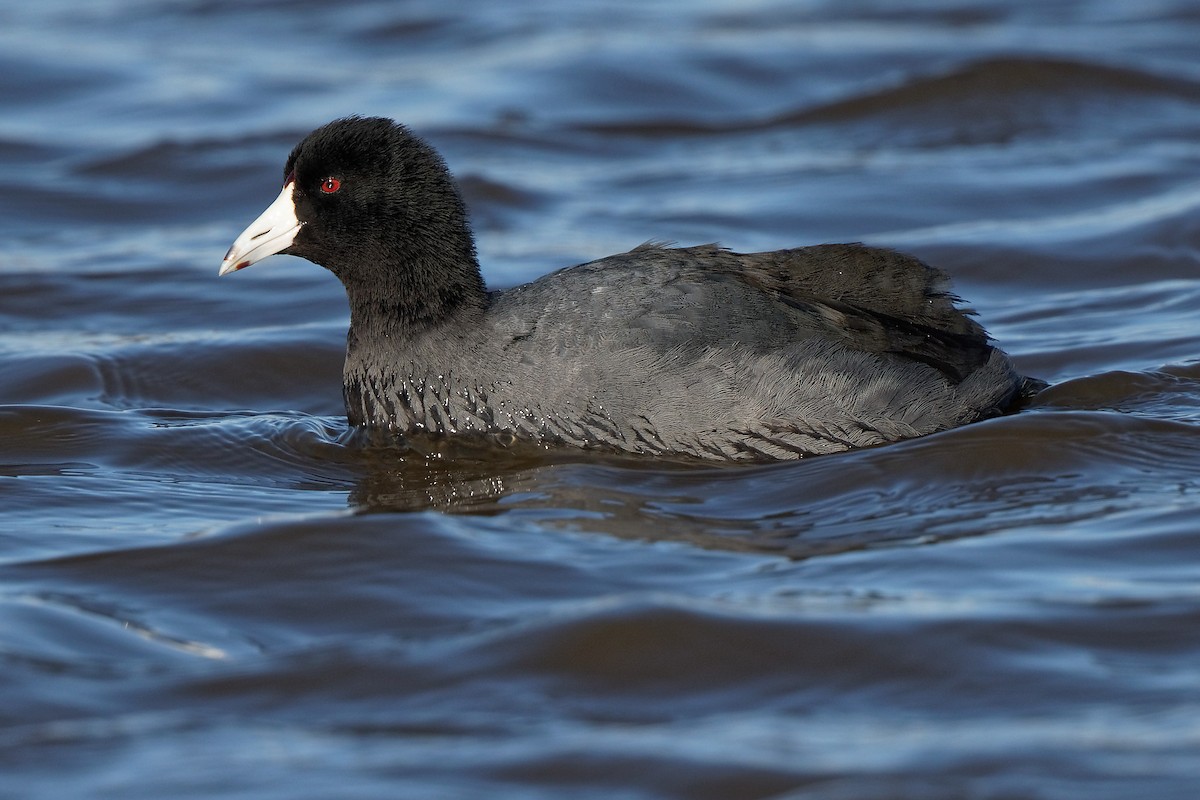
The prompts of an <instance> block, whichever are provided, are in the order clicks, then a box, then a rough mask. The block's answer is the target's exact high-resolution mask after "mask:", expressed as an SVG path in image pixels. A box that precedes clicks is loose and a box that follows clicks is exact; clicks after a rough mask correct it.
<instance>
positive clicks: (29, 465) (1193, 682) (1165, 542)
mask: <svg viewBox="0 0 1200 800" xmlns="http://www.w3.org/2000/svg"><path fill="white" fill-rule="evenodd" d="M0 104H2V108H3V110H2V111H0V168H2V173H0V174H2V175H3V191H2V192H0V234H2V235H3V239H4V242H5V247H4V253H3V255H2V256H0V520H2V521H3V525H2V526H0V795H3V796H4V797H13V798H56V799H57V798H64V797H71V798H75V797H80V798H82V797H106V798H107V797H113V798H116V797H120V798H166V797H170V798H235V797H237V798H367V797H372V798H373V797H413V798H522V799H524V798H562V797H570V798H605V799H606V800H607V799H608V798H639V799H640V798H714V800H716V799H718V798H719V799H720V800H727V799H729V798H780V799H781V800H782V799H783V798H788V799H789V800H799V798H835V799H836V798H920V799H921V800H929V799H934V800H936V799H937V798H967V797H970V798H1089V799H1090V798H1101V797H1103V798H1131V797H1145V798H1159V799H1163V798H1166V799H1173V798H1180V800H1183V799H1184V798H1187V799H1188V800H1191V798H1195V797H1197V796H1200V755H1198V753H1200V535H1198V533H1197V528H1198V523H1197V520H1198V519H1200V435H1198V434H1200V361H1197V358H1198V357H1200V329H1198V326H1197V320H1198V319H1200V271H1198V265H1200V13H1197V11H1196V9H1195V4H1194V3H1193V2H1190V0H1161V2H1143V3H1128V2H1118V1H1117V0H1111V1H1110V2H1104V1H1103V0H1100V1H1097V2H1084V1H1083V0H1079V1H1077V2H1071V1H1070V0H1063V1H1062V2H1032V0H1031V1H1030V2H1001V0H959V1H958V2H953V1H952V0H950V1H947V2H920V1H919V0H904V1H902V2H850V3H847V2H834V1H833V0H828V1H827V2H821V1H820V0H802V2H782V0H780V1H779V2H773V1H772V0H762V1H761V2H758V1H755V2H745V0H737V1H734V0H726V2H720V1H718V0H706V1H702V2H691V1H690V0H689V1H687V2H685V1H684V0H666V1H665V2H654V3H648V2H644V1H643V0H639V1H638V2H609V3H599V2H597V3H582V2H579V3H568V2H549V0H520V1H518V2H507V3H502V4H501V3H494V4H486V5H485V4H467V3H454V2H439V3H432V2H403V3H388V2H371V1H369V0H363V1H362V2H352V3H328V4H327V3H316V2H308V1H306V0H293V2H225V1H224V0H191V1H190V2H188V1H185V2H166V1H165V0H107V1H105V0H102V1H101V2H94V3H87V4H83V3H76V2H65V1H63V0H41V1H40V2H37V3H25V4H18V3H12V4H8V5H7V6H5V8H4V9H3V10H0ZM348 113H363V114H381V115H386V116H394V117H396V118H398V119H401V120H403V121H405V122H407V123H408V124H410V125H411V126H412V127H413V128H415V129H416V130H417V131H418V132H419V133H421V134H422V135H424V136H426V137H427V138H429V139H430V140H431V141H432V142H433V143H434V144H435V145H436V146H437V147H438V148H439V149H440V150H441V151H442V152H443V153H444V155H445V156H446V159H447V161H448V162H449V163H450V165H451V167H452V169H453V170H454V172H455V174H456V176H457V177H458V179H459V181H460V182H461V185H462V187H463V190H464V193H465V194H466V196H467V198H468V201H469V203H470V205H471V209H472V216H473V220H474V225H475V228H476V231H477V233H478V236H479V249H480V255H481V260H482V262H483V264H484V271H485V276H486V278H487V279H488V281H489V283H491V284H492V285H493V286H506V285H512V284H514V283H519V282H522V281H525V280H528V279H531V278H533V277H536V276H538V275H540V274H542V273H544V272H547V271H549V270H550V269H553V268H557V267H559V266H563V265H567V264H571V263H577V262H581V261H585V260H589V259H592V258H596V257H599V256H602V255H606V254H609V253H613V252H618V251H622V250H626V249H629V248H630V247H632V246H634V245H637V244H638V243H640V242H643V241H645V240H647V239H652V238H653V239H669V240H675V241H678V242H680V243H684V244H696V243H701V242H708V241H720V242H722V243H723V244H725V245H728V246H730V247H733V248H734V249H738V250H755V249H775V248H780V247H787V246H795V245H800V244H811V243H816V242H821V241H845V240H862V241H867V242H870V243H872V244H879V245H888V246H893V247H898V248H901V249H904V250H906V251H908V252H912V253H914V254H916V255H919V256H920V257H922V258H924V259H926V260H928V261H930V262H932V263H935V264H937V265H939V266H941V267H943V268H945V269H947V270H948V271H949V272H951V273H952V274H953V275H954V277H955V281H956V287H957V290H958V292H959V293H960V294H961V295H962V296H963V297H965V298H966V299H967V300H968V301H969V303H970V305H971V306H972V307H973V308H974V309H975V310H976V311H977V313H978V314H979V317H980V319H981V321H982V322H983V323H984V324H985V325H986V326H987V327H988V329H989V331H991V332H992V334H993V335H994V336H995V338H996V339H997V340H998V341H999V342H1000V343H1001V344H1002V345H1003V346H1004V347H1005V348H1006V349H1007V350H1009V352H1011V353H1012V354H1013V355H1014V357H1015V358H1016V360H1017V362H1018V365H1019V367H1020V368H1021V369H1022V370H1023V371H1025V372H1027V373H1030V374H1035V375H1039V376H1041V377H1044V378H1046V379H1049V380H1051V381H1052V382H1054V384H1055V385H1054V386H1053V387H1052V388H1051V389H1050V390H1048V391H1047V392H1045V393H1044V394H1043V395H1042V396H1041V397H1040V398H1039V399H1038V401H1037V402H1036V404H1035V406H1034V408H1032V409H1030V410H1029V411H1027V412H1025V413H1022V414H1019V415H1016V416H1011V417H1006V418H1003V419H996V420H991V421H988V422H985V423H981V424H977V425H974V426H969V427H966V428H961V429H958V430H954V431H950V432H947V433H943V434H938V435H935V436H930V437H927V438H924V439H919V440H913V441H909V442H904V443H901V444H897V445H893V446H888V447H883V448H878V449H872V450H864V451H858V452H851V453H846V454H842V455H836V456H827V457H822V458H814V459H808V460H805V461H803V462H800V463H793V464H780V465H765V466H759V467H752V468H729V469H722V468H712V467H710V468H704V469H699V468H695V467H686V466H679V465H670V464H662V463H654V462H647V461H637V460H615V459H604V458H598V457H593V456H585V455H581V454H544V453H536V452H534V453H529V452H520V451H508V450H501V451H488V450H484V449H478V448H465V447H464V448H447V449H445V450H444V451H443V452H438V451H437V450H436V449H433V450H431V449H430V447H427V446H422V447H413V448H405V447H402V446H398V445H394V444H393V445H387V444H383V443H380V442H377V441H370V440H368V438H367V437H364V436H362V435H360V434H355V433H354V432H352V431H350V430H348V429H347V425H346V423H345V420H344V418H343V417H342V406H341V402H342V401H341V376H340V370H341V358H342V348H343V345H344V334H345V327H346V324H347V320H346V309H345V300H344V297H343V295H342V293H341V288H340V286H339V285H338V284H337V282H336V281H335V280H334V279H333V278H332V277H331V276H330V275H329V274H327V273H326V272H324V271H323V270H321V269H319V268H317V267H315V266H313V265H311V264H308V263H306V262H303V261H300V260H297V259H292V258H283V257H281V258H276V259H273V260H272V261H270V262H268V263H266V264H263V265H261V266H258V267H256V268H254V269H253V270H250V271H248V272H245V273H241V274H238V275H236V276H234V277H229V278H224V279H221V280H217V278H216V270H217V266H218V263H219V262H220V259H221V256H222V255H223V253H224V251H225V248H226V247H227V246H228V245H229V243H230V242H231V241H232V239H233V237H234V236H235V235H236V234H237V233H238V232H240V231H241V229H242V228H243V227H244V226H245V225H246V224H247V223H248V222H249V221H250V220H251V219H253V217H254V216H256V215H257V214H258V212H259V211H260V210H261V209H262V208H263V207H264V206H265V205H266V203H267V202H269V201H270V200H271V199H272V198H273V196H274V194H275V189H274V187H275V186H276V185H277V183H278V179H279V175H280V169H281V166H282V163H283V159H284V157H285V156H286V154H287V152H288V150H289V149H290V148H291V146H292V145H293V144H294V143H295V141H296V140H298V139H299V138H300V137H301V136H302V135H303V134H304V133H306V132H307V131H308V130H310V129H312V128H313V127H316V126H317V125H318V124H320V123H322V122H325V121H327V120H328V119H331V118H333V117H335V116H338V115H342V114H348Z"/></svg>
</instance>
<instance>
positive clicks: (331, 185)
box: [321, 178, 342, 194]
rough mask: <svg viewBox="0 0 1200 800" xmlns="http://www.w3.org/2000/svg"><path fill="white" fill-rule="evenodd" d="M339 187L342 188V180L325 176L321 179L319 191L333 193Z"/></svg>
mask: <svg viewBox="0 0 1200 800" xmlns="http://www.w3.org/2000/svg"><path fill="white" fill-rule="evenodd" d="M340 188H342V182H341V181H339V180H338V179H337V178H326V179H325V180H323V181H321V191H322V192H324V193H325V194H333V193H334V192H336V191H337V190H338V189H340Z"/></svg>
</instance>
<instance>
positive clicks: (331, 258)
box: [219, 117, 1045, 461]
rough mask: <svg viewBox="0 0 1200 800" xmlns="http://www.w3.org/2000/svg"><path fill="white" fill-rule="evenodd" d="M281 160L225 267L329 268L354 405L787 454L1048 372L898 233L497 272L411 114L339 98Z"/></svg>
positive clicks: (858, 437)
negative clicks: (369, 113)
mask: <svg viewBox="0 0 1200 800" xmlns="http://www.w3.org/2000/svg"><path fill="white" fill-rule="evenodd" d="M283 174H284V176H285V177H284V180H283V187H282V190H281V191H280V193H279V196H278V197H277V198H276V199H275V201H274V202H273V203H271V204H270V206H269V207H268V208H267V209H266V211H264V212H263V214H262V215H261V216H260V217H259V218H258V219H256V220H255V221H254V222H253V223H251V224H250V226H249V227H248V228H246V230H245V231H244V232H243V233H242V234H241V235H240V236H238V237H237V239H236V241H235V242H234V243H233V246H232V247H230V249H229V251H228V253H227V254H226V256H225V259H224V261H223V263H222V264H221V268H220V273H219V274H220V275H226V274H228V273H231V272H234V271H237V270H240V269H242V268H243V267H247V266H249V265H251V264H253V263H255V262H257V261H260V260H261V259H263V258H266V257H267V256H270V255H272V254H275V253H285V254H290V255H296V256H300V257H302V258H305V259H308V260H309V261H312V262H314V263H316V264H319V265H321V266H323V267H325V268H326V269H328V270H329V271H330V272H332V273H333V274H334V275H336V276H337V278H338V279H339V280H340V281H341V283H342V285H343V286H344V287H345V290H346V295H347V298H348V299H349V305H350V330H349V333H348V336H347V347H346V362H345V370H344V375H343V377H344V387H343V388H344V398H345V403H346V414H347V417H348V419H349V421H350V423H351V424H353V425H356V426H372V427H377V428H386V429H389V430H392V431H395V432H398V433H401V434H405V433H417V432H422V433H425V434H434V435H447V436H451V435H471V434H476V435H485V436H491V437H493V438H497V439H500V440H505V441H512V440H513V438H514V437H515V438H517V439H523V440H528V441H531V442H534V443H537V444H540V445H545V446H557V445H569V446H576V447H583V448H597V449H601V450H608V451H620V452H627V453H644V454H649V455H657V456H664V457H691V458H698V459H710V460H718V461H747V460H749V461H760V460H774V459H794V458H799V457H802V456H808V455H815V454H822V453H831V452H835V451H841V450H847V449H850V448H855V447H864V446H869V445H878V444H883V443H887V442H894V441H897V440H901V439H907V438H910V437H915V436H922V435H925V434H929V433H933V432H935V431H942V430H945V429H948V428H953V427H955V426H958V425H963V424H966V423H970V422H974V421H976V420H981V419H984V418H987V417H992V416H996V415H999V414H1003V413H1006V412H1008V411H1011V410H1014V409H1015V408H1016V407H1017V406H1018V405H1019V404H1020V403H1021V402H1022V401H1023V399H1024V398H1027V397H1028V396H1029V395H1031V394H1032V393H1034V392H1035V391H1036V390H1037V389H1039V388H1041V387H1042V386H1044V385H1045V384H1043V383H1041V382H1039V381H1036V380H1034V379H1028V378H1024V377H1022V376H1021V375H1020V374H1018V373H1017V371H1016V369H1015V368H1014V366H1013V364H1012V362H1011V360H1010V359H1009V357H1008V356H1007V355H1005V353H1004V352H1002V351H1001V350H1000V349H998V348H997V347H994V346H993V345H992V344H991V342H990V340H989V338H988V336H987V334H986V333H985V332H984V330H983V328H982V327H980V325H979V324H978V323H976V322H975V321H974V320H973V319H972V318H971V316H970V315H969V313H968V312H965V311H963V310H961V309H959V308H958V307H957V305H956V302H957V301H958V298H957V297H955V296H954V295H953V294H951V292H950V285H949V280H948V278H947V277H946V275H945V274H944V273H943V272H941V271H940V270H938V269H935V268H933V267H930V266H928V265H926V264H924V263H923V262H921V261H919V260H918V259H916V258H913V257H911V256H907V255H903V254H901V253H898V252H895V251H893V250H889V249H883V248H878V247H867V246H864V245H861V244H826V245H817V246H808V247H798V248H795V249H789V250H777V251H774V252H763V253H746V254H744V253H735V252H731V251H730V250H728V249H725V248H722V247H719V246H717V245H712V244H710V245H702V246H699V247H683V248H675V247H670V246H667V245H665V244H658V243H647V244H644V245H641V246H639V247H635V248H634V249H632V250H630V251H629V252H627V253H622V254H619V255H613V256H609V257H607V258H602V259H600V260H598V261H592V262H590V263H586V264H581V265H579V266H574V267H569V268H566V269H562V270H559V271H557V272H553V273H551V274H549V275H546V276H544V277H541V278H539V279H537V280H535V281H533V282H531V283H527V284H524V285H522V286H516V287H513V288H510V289H505V290H503V291H489V290H488V289H487V287H486V286H485V284H484V281H483V278H482V276H481V274H480V269H479V262H478V260H477V258H476V251H475V242H474V238H473V236H472V233H471V230H470V227H469V225H468V219H467V211H466V208H465V206H464V203H463V201H462V198H461V196H460V194H459V191H458V189H457V188H456V186H455V183H454V181H453V179H452V178H451V175H450V172H449V170H448V168H447V166H446V164H445V162H444V161H443V160H442V158H441V156H440V155H439V154H438V153H437V152H436V151H435V150H434V149H433V148H432V147H431V146H430V145H429V144H427V143H426V142H425V141H423V140H422V139H420V138H419V137H417V136H416V135H414V134H413V133H412V132H411V131H409V130H408V129H407V128H406V127H405V126H403V125H401V124H398V123H396V122H393V121H392V120H389V119H384V118H364V117H349V118H345V119H338V120H335V121H333V122H330V123H328V124H326V125H324V126H322V127H320V128H317V129H316V130H315V131H313V132H312V133H311V134H309V135H308V136H307V137H305V138H304V139H303V140H302V141H301V142H300V143H299V144H297V145H296V147H295V148H294V149H293V150H292V152H291V154H290V155H289V156H288V158H287V162H286V164H285V166H284V169H283Z"/></svg>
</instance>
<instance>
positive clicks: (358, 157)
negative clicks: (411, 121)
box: [221, 117, 485, 326]
mask: <svg viewBox="0 0 1200 800" xmlns="http://www.w3.org/2000/svg"><path fill="white" fill-rule="evenodd" d="M274 253H286V254H289V255H295V256H301V257H302V258H306V259H308V260H309V261H312V262H314V263H316V264H320V265H321V266H323V267H325V268H326V269H328V270H329V271H330V272H332V273H333V274H334V275H336V276H337V277H338V279H339V280H341V282H342V284H343V285H344V286H345V287H346V291H347V294H348V295H349V297H350V305H351V310H352V312H354V313H356V314H357V315H359V316H360V317H362V316H363V315H367V316H369V317H376V316H379V317H381V320H377V321H388V320H394V321H395V322H397V323H401V324H402V325H410V326H411V325H417V326H420V325H426V324H430V323H436V322H437V321H439V320H440V319H442V318H444V317H446V316H447V315H448V314H451V313H453V312H454V311H455V310H456V309H459V308H461V307H464V306H467V307H471V306H479V305H481V304H482V303H483V298H484V297H485V293H484V288H483V282H482V279H481V278H480V276H479V266H478V263H477V261H476V258H475V245H474V242H473V240H472V238H471V232H470V229H469V227H468V224H467V214H466V209H465V207H464V206H463V202H462V199H461V198H460V196H459V194H458V190H457V188H456V187H455V185H454V182H453V180H452V179H451V178H450V173H449V170H447V168H446V165H445V162H443V161H442V159H441V157H440V156H439V155H438V154H437V152H436V151H435V150H434V149H433V148H432V147H430V146H429V145H428V144H426V143H425V142H423V141H422V140H421V139H419V138H417V137H416V136H414V135H413V134H412V133H411V132H409V130H408V129H407V128H405V127H404V126H403V125H399V124H397V123H395V122H393V121H391V120H389V119H383V118H379V117H370V118H363V117H349V118H347V119H339V120H335V121H333V122H330V123H329V124H327V125H325V126H323V127H321V128H318V129H317V130H315V131H313V132H312V133H310V134H309V135H308V136H306V137H305V138H304V139H303V141H301V142H300V143H299V144H298V145H296V147H295V148H294V149H293V150H292V153H291V155H289V156H288V159H287V164H286V166H285V167H284V184H283V189H282V191H281V192H280V195H279V197H278V198H277V199H276V200H275V202H274V203H273V204H272V205H271V206H270V207H269V208H268V209H267V210H266V211H265V212H264V213H263V215H262V216H261V217H259V219H258V220H256V221H255V222H254V223H253V224H251V225H250V227H249V228H247V229H246V231H245V232H244V233H243V234H242V235H241V236H240V237H238V240H237V241H236V242H235V243H234V245H233V247H232V248H230V251H229V253H228V254H227V255H226V257H225V263H224V264H223V265H222V269H221V274H225V273H227V272H232V271H235V270H238V269H241V268H243V267H246V266H249V265H250V264H253V263H254V262H256V261H259V260H261V259H263V258H265V257H267V256H269V255H272V254H274ZM363 321H364V322H365V321H367V320H363Z"/></svg>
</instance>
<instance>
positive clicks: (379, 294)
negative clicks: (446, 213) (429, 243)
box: [338, 243, 487, 341]
mask: <svg viewBox="0 0 1200 800" xmlns="http://www.w3.org/2000/svg"><path fill="white" fill-rule="evenodd" d="M362 263H370V264H372V266H373V267H374V268H373V269H372V270H371V271H370V272H366V273H365V274H364V273H363V271H362V270H361V267H360V269H359V270H356V271H355V274H354V275H350V276H347V275H339V276H338V277H339V278H341V279H342V285H343V286H345V288H346V296H347V299H348V300H349V303H350V333H351V337H352V338H353V337H355V336H357V337H358V338H359V339H360V340H370V341H381V340H383V339H385V338H386V339H392V340H400V341H403V340H409V339H415V338H421V337H424V336H428V335H429V334H431V333H432V334H436V332H437V331H439V330H444V329H446V328H447V327H453V328H458V329H460V330H461V329H462V328H463V326H466V325H469V324H470V323H471V322H477V321H478V317H479V316H480V315H481V314H482V313H483V310H484V309H485V308H486V306H487V289H486V287H485V286H484V283H483V278H482V276H481V275H480V272H479V263H478V261H476V259H475V253H474V248H473V247H471V246H470V245H469V243H468V244H467V245H465V246H463V247H459V248H446V247H445V246H444V244H443V247H442V248H441V249H439V250H438V251H436V252H435V253H433V254H431V255H427V256H423V255H420V254H416V255H413V254H404V255H392V256H391V257H390V258H389V257H388V254H376V255H375V257H374V258H369V259H364V260H363V261H360V264H362Z"/></svg>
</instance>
